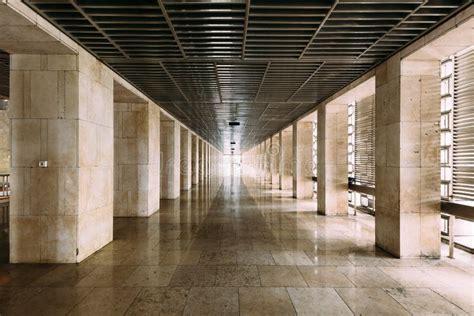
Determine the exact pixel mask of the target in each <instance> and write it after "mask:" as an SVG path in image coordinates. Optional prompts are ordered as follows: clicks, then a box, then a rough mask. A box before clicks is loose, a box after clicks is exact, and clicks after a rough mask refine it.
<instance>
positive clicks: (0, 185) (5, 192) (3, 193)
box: [0, 173, 10, 199]
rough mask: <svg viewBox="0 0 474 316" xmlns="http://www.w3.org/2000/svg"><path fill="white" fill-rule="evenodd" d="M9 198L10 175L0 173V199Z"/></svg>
mask: <svg viewBox="0 0 474 316" xmlns="http://www.w3.org/2000/svg"><path fill="white" fill-rule="evenodd" d="M8 196H10V175H9V174H6V173H0V199H1V198H5V197H8Z"/></svg>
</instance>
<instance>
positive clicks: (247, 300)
mask: <svg viewBox="0 0 474 316" xmlns="http://www.w3.org/2000/svg"><path fill="white" fill-rule="evenodd" d="M239 305H240V315H249V316H250V315H255V316H257V315H269V316H271V315H295V314H296V313H295V310H294V308H293V304H292V303H291V299H290V296H289V295H288V292H287V290H286V289H285V288H281V287H280V288H278V287H277V288H275V287H263V288H249V287H241V288H239Z"/></svg>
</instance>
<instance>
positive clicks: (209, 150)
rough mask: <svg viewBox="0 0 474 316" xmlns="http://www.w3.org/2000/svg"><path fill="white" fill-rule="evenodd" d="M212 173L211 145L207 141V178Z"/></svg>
mask: <svg viewBox="0 0 474 316" xmlns="http://www.w3.org/2000/svg"><path fill="white" fill-rule="evenodd" d="M210 174H211V147H210V146H209V144H207V143H206V178H208V179H209V176H210Z"/></svg>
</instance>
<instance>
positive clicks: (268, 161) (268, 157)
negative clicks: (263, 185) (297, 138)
mask: <svg viewBox="0 0 474 316" xmlns="http://www.w3.org/2000/svg"><path fill="white" fill-rule="evenodd" d="M271 147H272V138H271V137H270V138H268V139H267V140H265V142H264V147H263V148H264V149H263V150H264V154H263V155H264V158H263V159H264V160H265V169H264V170H265V182H268V183H271V182H272V169H271V168H272V152H271Z"/></svg>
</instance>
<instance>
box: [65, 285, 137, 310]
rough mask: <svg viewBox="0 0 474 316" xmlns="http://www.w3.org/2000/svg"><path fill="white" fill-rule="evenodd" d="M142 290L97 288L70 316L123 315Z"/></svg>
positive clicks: (133, 288) (75, 307)
mask: <svg viewBox="0 0 474 316" xmlns="http://www.w3.org/2000/svg"><path fill="white" fill-rule="evenodd" d="M140 290H141V288H139V287H98V288H95V289H93V290H92V291H91V292H90V293H89V294H88V295H87V296H86V297H85V298H84V299H83V300H82V301H81V302H80V303H79V304H77V305H76V306H74V308H73V309H72V310H71V311H70V312H69V314H68V315H74V316H79V315H123V314H124V313H125V312H126V311H127V309H128V308H129V306H130V305H131V304H132V302H133V300H134V299H135V298H136V296H137V295H138V293H139V292H140Z"/></svg>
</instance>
